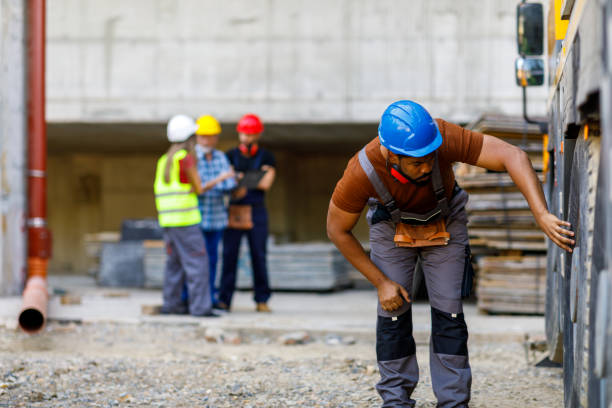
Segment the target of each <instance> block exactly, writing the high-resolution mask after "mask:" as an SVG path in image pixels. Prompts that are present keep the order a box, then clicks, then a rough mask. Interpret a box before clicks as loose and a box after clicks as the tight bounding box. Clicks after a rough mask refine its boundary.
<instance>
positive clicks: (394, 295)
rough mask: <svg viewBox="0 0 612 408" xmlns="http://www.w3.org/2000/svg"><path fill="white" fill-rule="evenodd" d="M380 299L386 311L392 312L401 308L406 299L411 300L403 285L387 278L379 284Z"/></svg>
mask: <svg viewBox="0 0 612 408" xmlns="http://www.w3.org/2000/svg"><path fill="white" fill-rule="evenodd" d="M378 301H379V302H380V306H381V307H382V308H383V310H384V311H387V312H392V311H394V310H397V309H399V308H400V307H401V306H402V305H403V304H404V301H406V302H410V296H408V291H406V289H404V287H403V286H402V285H400V284H399V283H396V282H393V281H392V280H386V281H384V282H383V283H381V284H380V285H379V286H378Z"/></svg>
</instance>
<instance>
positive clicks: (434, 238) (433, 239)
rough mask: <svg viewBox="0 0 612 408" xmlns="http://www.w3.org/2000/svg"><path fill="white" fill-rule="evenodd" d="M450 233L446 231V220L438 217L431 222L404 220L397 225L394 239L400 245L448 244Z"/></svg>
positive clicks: (417, 246)
mask: <svg viewBox="0 0 612 408" xmlns="http://www.w3.org/2000/svg"><path fill="white" fill-rule="evenodd" d="M449 240H450V234H449V233H448V232H447V231H446V220H444V219H441V218H440V219H437V220H436V221H433V222H431V223H429V224H424V225H411V224H404V223H402V222H400V223H398V224H396V226H395V236H394V237H393V241H394V242H395V245H396V246H398V247H412V248H419V247H426V246H436V245H446V244H448V241H449Z"/></svg>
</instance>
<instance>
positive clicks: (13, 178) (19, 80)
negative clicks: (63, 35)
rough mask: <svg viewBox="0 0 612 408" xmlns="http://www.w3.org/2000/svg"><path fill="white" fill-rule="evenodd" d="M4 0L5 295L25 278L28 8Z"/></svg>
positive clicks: (0, 122) (0, 255)
mask: <svg viewBox="0 0 612 408" xmlns="http://www.w3.org/2000/svg"><path fill="white" fill-rule="evenodd" d="M24 3H25V2H23V1H22V0H2V1H0V295H7V294H16V293H19V292H20V290H21V284H22V282H23V279H24V277H25V256H26V254H25V250H26V242H25V226H24V224H25V210H26V209H25V203H26V200H25V195H26V192H25V165H26V160H25V137H26V118H25V103H26V101H25V65H26V64H25V31H24V30H25V28H24V27H25V25H24V23H25V8H24Z"/></svg>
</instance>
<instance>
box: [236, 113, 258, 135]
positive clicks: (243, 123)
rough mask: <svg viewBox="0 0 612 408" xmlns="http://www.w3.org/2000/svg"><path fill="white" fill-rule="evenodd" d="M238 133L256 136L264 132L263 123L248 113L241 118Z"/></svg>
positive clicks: (237, 128) (237, 127)
mask: <svg viewBox="0 0 612 408" xmlns="http://www.w3.org/2000/svg"><path fill="white" fill-rule="evenodd" d="M236 130H237V131H238V133H246V134H247V135H256V134H258V133H261V132H263V123H261V120H260V119H259V117H258V116H257V115H253V114H252V113H248V114H246V115H244V116H243V117H242V118H240V121H238V125H236Z"/></svg>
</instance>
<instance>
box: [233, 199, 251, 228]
mask: <svg viewBox="0 0 612 408" xmlns="http://www.w3.org/2000/svg"><path fill="white" fill-rule="evenodd" d="M227 227H228V228H232V229H238V230H250V229H252V228H253V208H252V207H251V206H250V205H248V204H245V205H239V204H230V206H229V213H228V218H227Z"/></svg>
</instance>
